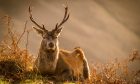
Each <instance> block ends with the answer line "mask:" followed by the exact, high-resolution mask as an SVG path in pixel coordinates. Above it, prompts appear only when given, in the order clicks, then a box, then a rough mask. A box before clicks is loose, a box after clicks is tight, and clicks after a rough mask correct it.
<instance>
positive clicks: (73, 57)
mask: <svg viewBox="0 0 140 84" xmlns="http://www.w3.org/2000/svg"><path fill="white" fill-rule="evenodd" d="M84 71H85V72H84ZM56 74H58V75H59V76H58V80H61V81H62V80H83V79H89V78H90V72H89V66H88V63H87V61H86V58H85V55H84V53H83V51H82V49H81V48H76V49H74V51H72V52H70V51H66V50H60V52H59V59H58V63H57V67H56Z"/></svg>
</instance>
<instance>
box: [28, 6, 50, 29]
mask: <svg viewBox="0 0 140 84" xmlns="http://www.w3.org/2000/svg"><path fill="white" fill-rule="evenodd" d="M31 12H32V10H31V8H30V6H29V14H30V20H31V21H32V22H33V23H34V24H35V25H36V26H38V27H39V28H40V29H42V30H44V31H47V30H46V29H45V26H44V25H42V26H40V25H39V24H37V22H36V21H35V20H34V18H33V16H32V13H31Z"/></svg>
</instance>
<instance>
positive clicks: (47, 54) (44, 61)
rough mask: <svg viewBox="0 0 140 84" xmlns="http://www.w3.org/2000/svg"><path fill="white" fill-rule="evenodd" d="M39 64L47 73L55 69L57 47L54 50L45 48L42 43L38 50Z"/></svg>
mask: <svg viewBox="0 0 140 84" xmlns="http://www.w3.org/2000/svg"><path fill="white" fill-rule="evenodd" d="M39 58H40V66H41V68H42V69H44V70H45V71H46V72H48V73H53V72H54V71H55V69H56V65H57V61H58V58H59V47H58V46H57V47H56V49H55V50H52V51H51V50H47V49H46V48H45V47H44V45H42V46H41V47H40V52H39Z"/></svg>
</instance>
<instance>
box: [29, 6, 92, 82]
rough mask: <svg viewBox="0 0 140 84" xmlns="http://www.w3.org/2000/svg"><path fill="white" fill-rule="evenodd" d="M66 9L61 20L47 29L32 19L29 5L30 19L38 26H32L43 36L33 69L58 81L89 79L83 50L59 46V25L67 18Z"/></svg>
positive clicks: (60, 28)
mask: <svg viewBox="0 0 140 84" xmlns="http://www.w3.org/2000/svg"><path fill="white" fill-rule="evenodd" d="M67 10H68V8H67V7H66V8H65V15H64V18H63V20H62V22H61V23H59V24H58V23H57V24H56V26H55V29H53V30H51V31H48V30H46V29H45V27H44V25H43V26H40V25H39V24H37V22H35V21H34V19H33V17H32V14H31V9H30V7H29V14H30V20H31V21H32V22H33V23H34V24H35V25H37V26H38V28H36V27H33V28H34V29H35V30H36V31H37V32H38V33H39V34H41V35H42V37H43V40H42V42H41V46H40V50H39V54H38V57H37V59H36V61H35V64H34V70H35V71H37V72H39V73H41V74H47V75H50V74H51V75H54V76H55V77H56V78H55V80H58V81H66V80H81V79H89V78H90V71H89V66H88V62H87V60H86V58H85V55H84V52H83V50H82V49H81V48H75V49H74V50H73V51H66V50H60V48H59V42H58V36H59V35H60V32H61V30H62V27H61V25H62V24H63V23H65V22H66V21H67V20H68V18H69V14H67Z"/></svg>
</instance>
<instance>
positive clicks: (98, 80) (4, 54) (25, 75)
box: [0, 17, 140, 84]
mask: <svg viewBox="0 0 140 84" xmlns="http://www.w3.org/2000/svg"><path fill="white" fill-rule="evenodd" d="M7 18H8V21H7V25H8V27H7V30H8V33H7V34H6V35H5V39H3V41H1V43H0V84H9V83H21V84H26V83H27V84H43V83H45V84H53V82H54V81H50V80H48V79H47V77H42V76H41V75H39V74H36V73H34V72H33V70H32V66H33V65H32V64H33V62H34V58H33V56H32V55H31V54H30V53H29V51H28V35H29V30H28V29H27V28H26V24H27V22H26V23H25V27H24V31H23V33H22V34H21V35H19V37H18V35H16V33H14V32H13V31H12V28H11V19H10V17H7ZM26 33H27V42H26V43H25V45H26V49H21V48H20V47H19V43H20V41H21V38H22V36H23V35H25V34H26ZM134 61H140V55H139V52H138V51H137V50H134V51H132V53H131V54H130V56H129V57H128V58H127V59H126V60H124V61H122V62H121V61H119V60H118V59H115V60H111V61H110V62H109V63H107V64H94V66H91V69H90V70H91V79H90V80H85V81H82V82H80V81H76V82H71V83H70V82H65V83H62V84H140V70H138V71H131V70H130V69H129V68H128V66H129V64H130V63H132V62H134ZM57 84H58V83H57ZM59 84H61V83H59Z"/></svg>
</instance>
